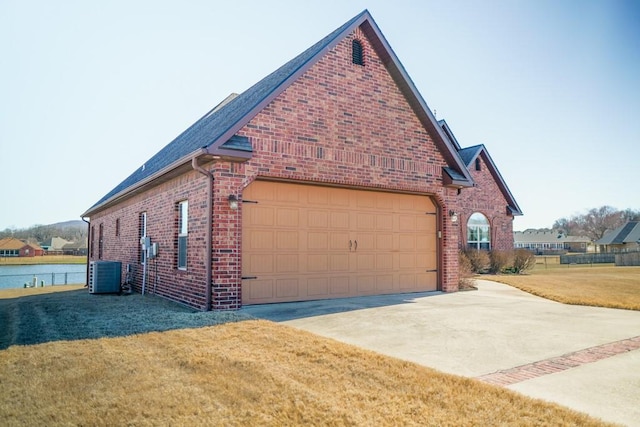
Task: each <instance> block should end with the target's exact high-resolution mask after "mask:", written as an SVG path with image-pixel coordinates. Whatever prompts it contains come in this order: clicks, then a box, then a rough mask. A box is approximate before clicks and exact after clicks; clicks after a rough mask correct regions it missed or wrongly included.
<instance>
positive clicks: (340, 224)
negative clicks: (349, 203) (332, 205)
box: [329, 211, 350, 230]
mask: <svg viewBox="0 0 640 427" xmlns="http://www.w3.org/2000/svg"><path fill="white" fill-rule="evenodd" d="M330 218H331V221H330V222H329V224H330V226H331V228H332V229H344V230H348V229H349V225H350V221H349V212H348V211H337V212H331V215H330Z"/></svg>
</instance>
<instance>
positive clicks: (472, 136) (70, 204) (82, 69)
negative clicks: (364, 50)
mask: <svg viewBox="0 0 640 427" xmlns="http://www.w3.org/2000/svg"><path fill="white" fill-rule="evenodd" d="M364 9H369V11H370V12H371V14H372V15H373V18H374V19H375V20H376V22H377V23H378V25H379V26H380V28H381V30H382V32H383V34H384V35H385V37H386V38H387V40H388V41H389V43H390V45H391V47H392V48H393V49H394V51H395V52H396V54H397V55H398V57H399V58H400V61H401V62H402V63H403V65H404V66H405V68H406V70H407V72H408V73H409V75H410V76H411V78H412V79H413V81H414V83H415V84H416V86H417V87H418V89H419V90H420V92H421V93H422V96H423V97H424V98H425V100H426V102H427V104H428V105H429V106H430V108H431V109H432V110H436V111H437V117H438V118H439V119H442V118H444V119H445V120H447V122H448V123H449V125H450V126H451V128H452V129H453V131H454V133H455V134H456V137H457V139H458V141H459V142H460V143H461V144H462V145H463V146H471V145H475V144H480V143H482V144H485V145H486V147H487V149H488V151H489V153H490V154H491V156H492V157H493V159H494V161H495V162H496V164H497V165H498V168H499V169H500V171H501V173H502V175H503V177H504V179H505V181H506V182H507V184H508V185H509V187H510V189H511V191H512V193H513V194H514V196H515V198H516V200H517V201H518V203H519V204H520V207H521V208H522V210H523V211H524V213H525V216H523V217H518V218H517V219H516V220H515V223H514V228H515V229H516V230H523V229H526V228H539V227H550V226H551V225H552V223H553V221H554V220H556V219H558V218H561V217H565V216H570V215H572V214H575V213H582V212H584V211H585V210H586V209H589V208H592V207H599V206H601V205H605V204H606V205H612V206H614V207H616V208H619V209H625V208H632V209H640V189H639V183H640V182H639V180H640V164H639V161H640V1H635V0H629V1H614V0H610V1H606V0H598V1H590V0H581V1H578V0H560V1H548V0H542V1H540V0H531V1H517V0H505V1H485V2H482V1H477V0H476V1H427V0H416V1H403V0H395V1H387V0H371V1H360V0H352V1H344V0H340V1H336V0H323V1H315V2H307V1H302V0H292V1H279V0H274V1H248V0H234V1H224V2H222V1H220V2H218V1H212V0H202V1H196V0H180V1H171V2H170V1H162V0H153V1H133V0H126V1H121V0H115V1H81V0H78V1H68V0H58V1H48V0H46V1H45V0H40V1H31V0H0V53H1V54H0V176H1V177H2V183H0V206H2V208H1V209H0V230H2V229H5V228H6V227H12V228H13V227H18V228H23V227H28V226H31V225H34V224H49V223H53V222H58V221H65V220H70V219H78V218H79V215H80V214H81V213H82V212H84V211H85V210H86V209H87V208H89V207H90V206H91V205H93V204H94V203H95V202H96V201H97V200H98V199H99V198H101V197H102V196H103V195H104V194H106V193H107V192H108V191H109V190H111V189H112V188H113V187H115V186H116V185H117V184H118V183H120V181H122V180H123V179H124V178H125V177H127V176H128V175H129V174H130V173H131V172H133V170H134V169H136V168H138V167H140V165H142V164H143V163H144V162H145V161H146V160H147V159H148V158H149V157H151V156H152V155H153V154H155V153H156V152H157V151H158V150H159V149H160V148H162V147H163V146H164V145H166V144H167V143H169V142H170V141H171V140H172V139H173V138H175V137H176V136H177V135H178V134H179V133H181V132H182V131H183V130H184V129H186V128H187V127H188V126H189V125H191V124H192V123H193V122H194V121H196V120H197V119H198V118H200V117H201V116H202V115H203V114H204V113H206V112H207V111H208V110H209V109H210V108H212V107H213V106H214V105H216V104H217V103H218V102H220V101H221V100H222V99H224V98H225V97H226V96H227V95H228V94H229V93H231V92H241V91H243V90H245V89H247V88H248V87H249V86H251V85H252V84H254V83H255V82H257V81H258V80H260V79H261V78H262V77H264V76H266V75H267V74H269V73H270V72H271V71H273V70H274V69H276V68H277V67H279V66H280V65H282V64H283V63H285V62H286V61H288V60H289V59H291V58H293V57H294V56H295V55H297V54H298V53H300V52H302V51H303V50H305V49H306V48H307V47H309V46H310V45H312V44H313V43H315V42H316V41H318V40H320V39H321V38H322V37H324V36H325V35H327V34H328V33H329V32H331V31H333V30H334V29H335V28H337V27H338V26H340V25H341V24H343V23H344V22H346V21H347V20H349V19H350V18H352V17H353V16H355V15H356V14H358V13H359V12H361V11H362V10H364Z"/></svg>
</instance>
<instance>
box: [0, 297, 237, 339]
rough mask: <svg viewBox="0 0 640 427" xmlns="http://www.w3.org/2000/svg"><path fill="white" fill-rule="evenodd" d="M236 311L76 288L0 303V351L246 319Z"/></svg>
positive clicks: (4, 300)
mask: <svg viewBox="0 0 640 427" xmlns="http://www.w3.org/2000/svg"><path fill="white" fill-rule="evenodd" d="M248 318H249V317H248V316H247V315H246V314H243V313H240V312H212V311H210V312H201V311H195V310H193V309H190V308H188V307H185V306H183V305H180V304H177V303H174V302H172V301H169V300H167V299H164V298H161V297H158V296H154V295H145V296H142V295H140V294H132V295H126V296H125V295H122V296H119V295H113V294H104V295H92V294H89V292H88V290H86V289H80V290H73V291H65V292H54V293H50V294H41V295H30V296H23V297H19V298H8V299H0V325H1V326H0V350H2V349H5V348H7V347H9V346H12V345H32V344H40V343H45V342H50V341H60V340H81V339H92V338H102V337H119V336H126V335H133V334H142V333H145V332H152V331H167V330H171V329H184V328H199V327H203V326H212V325H217V324H221V323H226V322H235V321H240V320H246V319H248Z"/></svg>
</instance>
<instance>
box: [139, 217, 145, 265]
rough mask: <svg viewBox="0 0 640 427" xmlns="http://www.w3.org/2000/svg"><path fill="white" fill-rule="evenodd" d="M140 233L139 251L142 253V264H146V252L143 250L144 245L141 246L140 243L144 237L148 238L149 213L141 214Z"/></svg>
mask: <svg viewBox="0 0 640 427" xmlns="http://www.w3.org/2000/svg"><path fill="white" fill-rule="evenodd" d="M138 230H139V231H138V233H139V236H138V237H140V240H139V241H138V251H139V252H140V264H144V263H145V261H146V260H145V258H146V257H145V255H146V254H145V252H146V251H143V250H142V245H141V244H140V241H141V240H142V238H143V237H147V213H146V212H140V224H139V228H138Z"/></svg>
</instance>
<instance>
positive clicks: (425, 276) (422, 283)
mask: <svg viewBox="0 0 640 427" xmlns="http://www.w3.org/2000/svg"><path fill="white" fill-rule="evenodd" d="M417 282H418V288H419V289H424V290H429V291H435V290H437V289H438V277H437V274H436V273H435V272H433V273H421V274H418V275H417Z"/></svg>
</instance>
